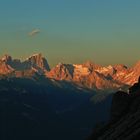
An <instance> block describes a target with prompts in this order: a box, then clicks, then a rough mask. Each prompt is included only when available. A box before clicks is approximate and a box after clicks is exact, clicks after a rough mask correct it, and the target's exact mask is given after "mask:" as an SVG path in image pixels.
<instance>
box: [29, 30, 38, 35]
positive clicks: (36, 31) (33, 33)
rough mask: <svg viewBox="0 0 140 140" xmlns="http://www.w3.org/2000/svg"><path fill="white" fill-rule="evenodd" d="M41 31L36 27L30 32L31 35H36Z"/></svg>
mask: <svg viewBox="0 0 140 140" xmlns="http://www.w3.org/2000/svg"><path fill="white" fill-rule="evenodd" d="M39 33H40V30H39V29H34V30H32V31H31V32H30V33H29V36H35V35H37V34H39Z"/></svg>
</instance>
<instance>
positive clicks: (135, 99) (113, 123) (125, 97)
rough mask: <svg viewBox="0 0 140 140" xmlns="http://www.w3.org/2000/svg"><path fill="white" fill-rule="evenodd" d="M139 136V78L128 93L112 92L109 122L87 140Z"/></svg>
mask: <svg viewBox="0 0 140 140" xmlns="http://www.w3.org/2000/svg"><path fill="white" fill-rule="evenodd" d="M139 137H140V80H139V82H138V83H136V84H134V85H133V86H132V87H131V88H130V89H129V93H126V92H122V91H119V92H117V93H115V94H114V96H113V100H112V108H111V119H110V122H109V123H108V124H106V125H103V126H102V127H99V128H98V129H95V131H94V134H93V135H92V136H91V137H90V138H89V140H124V139H125V140H137V139H139Z"/></svg>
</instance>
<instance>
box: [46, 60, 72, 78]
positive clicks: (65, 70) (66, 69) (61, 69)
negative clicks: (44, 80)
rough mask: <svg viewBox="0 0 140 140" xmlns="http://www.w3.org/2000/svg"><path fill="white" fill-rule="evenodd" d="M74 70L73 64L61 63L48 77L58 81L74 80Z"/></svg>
mask: <svg viewBox="0 0 140 140" xmlns="http://www.w3.org/2000/svg"><path fill="white" fill-rule="evenodd" d="M73 71H74V68H73V66H72V65H71V64H63V63H59V64H58V65H57V66H56V67H54V68H53V69H52V70H51V71H50V72H49V73H48V74H47V76H48V77H50V78H54V79H56V80H72V77H73Z"/></svg>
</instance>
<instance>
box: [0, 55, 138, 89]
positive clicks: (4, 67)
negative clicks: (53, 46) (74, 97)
mask: <svg viewBox="0 0 140 140" xmlns="http://www.w3.org/2000/svg"><path fill="white" fill-rule="evenodd" d="M36 74H38V75H40V76H44V77H46V78H49V79H54V80H58V81H62V80H63V81H68V82H72V83H74V84H76V85H77V86H82V87H85V88H90V89H94V90H101V91H102V90H103V91H104V90H108V91H113V90H118V89H120V90H121V89H123V90H124V89H127V88H128V87H130V86H131V85H133V84H134V83H135V82H137V81H138V78H139V76H140V62H138V63H137V64H136V65H135V66H134V67H132V68H127V67H126V66H125V65H122V64H119V65H114V66H111V65H109V66H106V67H103V66H100V65H97V64H94V63H92V62H89V61H88V62H86V63H84V64H63V63H59V64H58V65H57V66H55V67H54V68H52V69H50V67H49V64H48V62H47V60H46V59H45V58H44V57H43V56H42V54H34V55H32V56H30V57H29V58H27V59H26V60H25V61H20V60H19V59H12V57H11V56H8V55H5V56H4V57H2V58H1V59H0V75H1V76H8V77H20V78H22V77H26V78H31V77H33V76H35V75H36Z"/></svg>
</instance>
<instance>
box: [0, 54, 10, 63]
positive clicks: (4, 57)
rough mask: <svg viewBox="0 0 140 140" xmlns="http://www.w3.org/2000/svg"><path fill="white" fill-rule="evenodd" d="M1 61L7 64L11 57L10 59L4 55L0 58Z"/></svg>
mask: <svg viewBox="0 0 140 140" xmlns="http://www.w3.org/2000/svg"><path fill="white" fill-rule="evenodd" d="M1 60H2V61H3V62H6V63H9V62H11V61H12V57H11V56H10V55H7V54H5V55H4V56H3V57H2V58H1Z"/></svg>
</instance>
